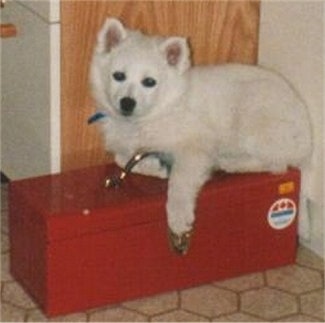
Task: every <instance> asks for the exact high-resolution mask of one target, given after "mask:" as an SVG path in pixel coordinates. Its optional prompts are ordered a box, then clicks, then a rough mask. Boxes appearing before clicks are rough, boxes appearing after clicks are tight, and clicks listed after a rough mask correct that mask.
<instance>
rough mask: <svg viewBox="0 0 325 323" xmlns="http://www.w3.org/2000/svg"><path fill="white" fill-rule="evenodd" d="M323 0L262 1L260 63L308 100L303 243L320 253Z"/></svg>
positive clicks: (322, 166)
mask: <svg viewBox="0 0 325 323" xmlns="http://www.w3.org/2000/svg"><path fill="white" fill-rule="evenodd" d="M324 34H325V31H324V2H322V1H265V0H262V3H261V24H260V40H259V63H260V64H261V65H264V66H267V67H271V68H273V69H275V70H277V71H279V72H281V73H282V74H283V75H285V76H286V77H287V78H288V79H289V80H290V81H291V82H292V83H293V84H294V86H295V87H296V89H297V90H298V91H299V92H300V94H301V95H302V97H303V98H304V100H305V102H306V103H307V105H308V107H309V110H310V114H311V118H312V123H313V132H314V133H313V135H314V147H315V151H314V156H313V164H312V167H311V176H310V179H311V183H309V186H310V187H309V188H310V190H311V197H312V200H311V205H310V206H311V215H312V222H311V226H312V235H311V239H310V241H305V242H304V244H306V245H307V246H308V247H310V248H311V249H312V250H314V251H315V252H317V253H318V254H321V255H323V252H324V249H323V248H324V241H323V237H324V233H323V231H324V216H325V214H324V189H323V182H324V181H323V179H324V170H323V168H324V132H323V131H324V127H323V123H324V66H325V65H324V40H325V38H324Z"/></svg>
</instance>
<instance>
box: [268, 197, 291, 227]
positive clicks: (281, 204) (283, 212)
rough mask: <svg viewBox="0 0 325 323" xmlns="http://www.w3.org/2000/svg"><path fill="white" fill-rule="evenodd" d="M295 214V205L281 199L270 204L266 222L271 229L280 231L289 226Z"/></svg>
mask: <svg viewBox="0 0 325 323" xmlns="http://www.w3.org/2000/svg"><path fill="white" fill-rule="evenodd" d="M296 214H297V207H296V203H295V202H294V201H293V200H291V199H288V198H282V199H278V200H277V201H275V202H274V203H273V204H272V206H271V207H270V209H269V212H268V215H267V220H268V222H269V225H270V226H271V227H272V228H273V229H276V230H282V229H285V228H287V227H288V226H290V224H291V223H292V222H293V221H294V219H295V217H296Z"/></svg>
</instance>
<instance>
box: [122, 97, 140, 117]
mask: <svg viewBox="0 0 325 323" xmlns="http://www.w3.org/2000/svg"><path fill="white" fill-rule="evenodd" d="M136 104H137V102H136V101H135V100H134V99H132V98H130V97H128V96H126V97H124V98H122V99H121V100H120V110H121V113H122V115H124V116H130V115H132V114H133V111H134V109H135V106H136Z"/></svg>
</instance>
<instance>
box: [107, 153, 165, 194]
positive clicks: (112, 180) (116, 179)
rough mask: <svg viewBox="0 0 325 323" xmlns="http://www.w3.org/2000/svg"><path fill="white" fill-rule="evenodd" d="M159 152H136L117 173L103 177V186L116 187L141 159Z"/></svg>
mask: <svg viewBox="0 0 325 323" xmlns="http://www.w3.org/2000/svg"><path fill="white" fill-rule="evenodd" d="M159 155H160V153H159V152H155V151H151V152H138V153H136V154H135V155H134V156H133V157H132V158H131V159H130V160H129V161H128V162H127V163H126V165H125V167H124V168H123V170H122V171H121V172H120V174H119V175H113V176H110V177H107V178H106V179H105V187H106V188H110V187H118V186H120V184H122V182H123V180H124V179H125V177H126V176H127V175H128V174H129V173H130V172H131V171H132V169H133V167H134V166H135V165H136V164H137V163H138V162H140V161H141V160H142V159H144V158H146V157H148V156H155V157H157V156H159Z"/></svg>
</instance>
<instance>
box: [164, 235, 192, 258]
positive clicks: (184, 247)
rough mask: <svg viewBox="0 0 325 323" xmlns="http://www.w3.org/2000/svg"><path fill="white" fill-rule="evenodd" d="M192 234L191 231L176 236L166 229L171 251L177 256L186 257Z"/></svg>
mask: <svg viewBox="0 0 325 323" xmlns="http://www.w3.org/2000/svg"><path fill="white" fill-rule="evenodd" d="M192 234H193V230H190V231H186V232H183V233H181V234H176V233H174V232H173V231H172V230H170V229H168V238H169V242H170V246H171V249H172V250H173V251H174V252H175V253H176V254H178V255H181V256H184V255H186V254H187V252H188V250H189V248H190V244H191V238H192Z"/></svg>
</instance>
